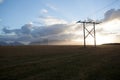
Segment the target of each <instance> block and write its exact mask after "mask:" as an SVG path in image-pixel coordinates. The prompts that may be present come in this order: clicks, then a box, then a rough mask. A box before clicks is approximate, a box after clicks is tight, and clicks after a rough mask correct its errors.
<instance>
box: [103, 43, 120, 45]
mask: <svg viewBox="0 0 120 80" xmlns="http://www.w3.org/2000/svg"><path fill="white" fill-rule="evenodd" d="M102 45H120V43H106V44H102Z"/></svg>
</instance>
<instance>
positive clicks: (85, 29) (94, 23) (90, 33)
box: [77, 21, 100, 47]
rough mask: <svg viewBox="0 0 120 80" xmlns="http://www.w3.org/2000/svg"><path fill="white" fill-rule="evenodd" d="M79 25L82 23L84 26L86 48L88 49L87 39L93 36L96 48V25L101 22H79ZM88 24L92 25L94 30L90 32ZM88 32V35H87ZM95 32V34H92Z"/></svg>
mask: <svg viewBox="0 0 120 80" xmlns="http://www.w3.org/2000/svg"><path fill="white" fill-rule="evenodd" d="M77 23H82V24H83V35H84V47H86V39H87V37H88V36H89V35H91V36H92V37H93V38H94V46H95V47H96V31H95V25H96V24H100V23H99V22H87V21H78V22H77ZM86 24H92V25H93V28H92V29H91V30H90V31H89V30H88V29H87V28H86ZM86 31H87V32H88V34H86ZM92 32H93V34H92Z"/></svg>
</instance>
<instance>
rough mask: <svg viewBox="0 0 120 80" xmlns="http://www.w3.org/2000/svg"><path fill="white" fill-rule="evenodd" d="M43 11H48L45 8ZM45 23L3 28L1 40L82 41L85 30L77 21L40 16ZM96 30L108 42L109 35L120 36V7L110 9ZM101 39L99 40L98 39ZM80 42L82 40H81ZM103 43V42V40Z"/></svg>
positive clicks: (39, 41)
mask: <svg viewBox="0 0 120 80" xmlns="http://www.w3.org/2000/svg"><path fill="white" fill-rule="evenodd" d="M43 12H45V13H46V12H47V11H46V10H43ZM39 22H40V23H44V25H42V26H36V25H34V24H35V23H33V24H25V25H23V26H22V27H21V28H20V29H8V28H3V30H2V31H3V32H4V34H3V35H0V41H6V42H11V41H13V42H15V41H19V42H23V43H32V44H35V43H36V44H38V43H39V44H48V43H53V44H56V43H57V44H59V43H61V42H71V41H77V40H79V41H82V40H83V36H82V35H83V32H82V27H81V26H82V25H80V24H76V23H68V22H67V21H65V20H63V19H58V18H55V17H52V16H47V17H39V20H38V23H39ZM113 30H114V31H113ZM96 31H97V35H98V37H97V38H98V39H99V38H100V37H99V36H102V37H105V38H106V42H107V41H108V39H107V38H108V37H113V36H114V37H116V36H117V38H116V39H117V40H114V41H117V42H119V40H118V37H120V32H119V31H120V9H118V10H115V9H111V10H108V11H107V12H106V13H105V14H104V19H103V23H101V24H100V25H98V26H96ZM98 41H99V40H98ZM79 43H80V42H79ZM101 43H102V42H101Z"/></svg>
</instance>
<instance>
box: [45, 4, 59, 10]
mask: <svg viewBox="0 0 120 80" xmlns="http://www.w3.org/2000/svg"><path fill="white" fill-rule="evenodd" d="M46 6H47V7H48V8H50V9H52V10H55V11H56V10H57V7H56V6H55V5H53V4H46Z"/></svg>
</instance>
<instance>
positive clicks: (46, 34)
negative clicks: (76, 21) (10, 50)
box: [1, 24, 78, 43]
mask: <svg viewBox="0 0 120 80" xmlns="http://www.w3.org/2000/svg"><path fill="white" fill-rule="evenodd" d="M75 27H76V26H73V25H72V26H71V25H68V24H54V25H46V26H34V25H33V24H25V25H24V26H22V27H21V28H20V29H11V30H10V29H7V28H3V32H4V33H5V36H1V38H2V39H1V41H2V40H3V41H20V42H39V43H45V42H46V41H47V40H48V41H49V43H53V42H64V41H71V40H73V39H75V38H76V37H78V36H77V35H75V34H74V33H73V31H74V28H75ZM8 34H13V35H8ZM8 36H9V37H8Z"/></svg>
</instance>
